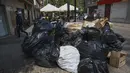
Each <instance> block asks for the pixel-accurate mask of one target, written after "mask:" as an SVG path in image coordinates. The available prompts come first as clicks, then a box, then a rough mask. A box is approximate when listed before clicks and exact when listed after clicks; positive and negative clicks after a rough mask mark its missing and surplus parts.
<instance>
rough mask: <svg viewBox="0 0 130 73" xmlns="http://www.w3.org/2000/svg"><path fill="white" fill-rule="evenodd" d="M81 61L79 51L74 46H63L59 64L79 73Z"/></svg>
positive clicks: (65, 68) (69, 70)
mask: <svg viewBox="0 0 130 73" xmlns="http://www.w3.org/2000/svg"><path fill="white" fill-rule="evenodd" d="M79 62H80V54H79V51H78V50H77V49H76V48H75V47H73V46H61V47H60V57H59V59H58V62H57V63H58V65H59V66H60V67H61V68H62V69H64V70H66V71H68V72H72V73H77V68H78V64H79Z"/></svg>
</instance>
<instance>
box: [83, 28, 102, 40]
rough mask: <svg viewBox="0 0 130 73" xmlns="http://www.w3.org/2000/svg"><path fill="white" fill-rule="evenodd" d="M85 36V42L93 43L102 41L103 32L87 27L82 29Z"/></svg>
mask: <svg viewBox="0 0 130 73" xmlns="http://www.w3.org/2000/svg"><path fill="white" fill-rule="evenodd" d="M82 30H83V32H84V34H83V40H87V41H91V40H97V39H100V35H101V32H100V30H99V29H97V28H94V27H87V28H83V29H82Z"/></svg>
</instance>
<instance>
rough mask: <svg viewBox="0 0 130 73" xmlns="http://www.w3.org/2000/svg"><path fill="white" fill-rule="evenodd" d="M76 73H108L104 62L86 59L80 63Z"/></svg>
mask: <svg viewBox="0 0 130 73" xmlns="http://www.w3.org/2000/svg"><path fill="white" fill-rule="evenodd" d="M78 73H109V71H108V67H107V63H106V62H105V61H100V60H95V59H92V58H86V59H83V60H81V61H80V63H79V65H78Z"/></svg>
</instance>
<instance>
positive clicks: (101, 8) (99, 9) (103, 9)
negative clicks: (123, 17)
mask: <svg viewBox="0 0 130 73" xmlns="http://www.w3.org/2000/svg"><path fill="white" fill-rule="evenodd" d="M98 12H100V15H101V17H104V16H105V5H99V6H98Z"/></svg>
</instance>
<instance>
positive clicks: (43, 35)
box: [21, 31, 54, 56]
mask: <svg viewBox="0 0 130 73" xmlns="http://www.w3.org/2000/svg"><path fill="white" fill-rule="evenodd" d="M53 40H54V36H49V35H48V32H47V31H44V32H39V33H38V32H37V33H35V34H33V35H32V36H30V37H26V38H25V40H24V42H23V43H22V45H21V46H22V50H23V52H24V53H25V54H26V55H28V56H32V51H33V50H34V49H36V48H37V47H38V46H42V44H43V43H44V44H46V43H50V42H52V41H53Z"/></svg>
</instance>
